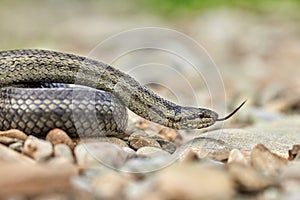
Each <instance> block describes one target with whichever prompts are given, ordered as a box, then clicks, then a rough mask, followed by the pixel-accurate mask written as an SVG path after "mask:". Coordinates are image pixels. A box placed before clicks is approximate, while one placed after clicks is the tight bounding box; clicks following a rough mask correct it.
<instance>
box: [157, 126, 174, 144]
mask: <svg viewBox="0 0 300 200" xmlns="http://www.w3.org/2000/svg"><path fill="white" fill-rule="evenodd" d="M158 134H159V135H161V136H163V137H164V138H165V139H166V140H167V141H174V140H175V139H176V137H177V136H178V131H177V130H175V129H171V128H166V127H164V128H162V129H161V130H160V131H159V133H158Z"/></svg>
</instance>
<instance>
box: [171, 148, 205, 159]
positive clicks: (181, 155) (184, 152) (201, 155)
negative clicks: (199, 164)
mask: <svg viewBox="0 0 300 200" xmlns="http://www.w3.org/2000/svg"><path fill="white" fill-rule="evenodd" d="M188 152H193V153H194V154H195V155H196V156H197V158H198V160H201V159H203V158H206V157H207V156H208V155H209V151H208V150H207V149H204V148H202V147H201V146H191V145H189V146H185V145H184V146H182V147H180V148H179V149H178V151H176V152H175V153H176V154H179V160H180V161H183V160H185V157H186V156H187V155H188V154H187V153H188ZM189 154H191V153H189Z"/></svg>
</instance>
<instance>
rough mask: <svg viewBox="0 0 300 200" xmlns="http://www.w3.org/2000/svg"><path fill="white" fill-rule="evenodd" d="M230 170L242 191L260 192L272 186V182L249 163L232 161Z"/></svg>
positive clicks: (229, 166)
mask: <svg viewBox="0 0 300 200" xmlns="http://www.w3.org/2000/svg"><path fill="white" fill-rule="evenodd" d="M228 171H229V174H230V175H231V176H232V178H233V179H234V181H235V182H236V184H237V187H238V189H239V190H240V191H241V192H258V191H261V190H263V189H265V188H267V187H269V186H271V183H272V182H271V181H270V180H269V179H268V178H267V177H265V176H263V175H261V174H260V173H258V172H257V171H256V170H254V169H253V168H252V167H250V166H249V165H248V166H246V165H244V164H240V163H230V164H229V165H228Z"/></svg>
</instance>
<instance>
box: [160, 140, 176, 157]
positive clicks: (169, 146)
mask: <svg viewBox="0 0 300 200" xmlns="http://www.w3.org/2000/svg"><path fill="white" fill-rule="evenodd" d="M158 143H159V144H160V146H161V148H162V149H163V150H164V151H166V152H168V153H170V154H172V153H174V152H175V151H176V145H175V144H174V143H173V142H168V141H166V140H158Z"/></svg>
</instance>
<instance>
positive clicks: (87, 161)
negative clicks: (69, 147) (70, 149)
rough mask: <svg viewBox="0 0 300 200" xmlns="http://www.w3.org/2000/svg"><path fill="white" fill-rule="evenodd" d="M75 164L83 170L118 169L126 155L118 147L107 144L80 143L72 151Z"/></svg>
mask: <svg viewBox="0 0 300 200" xmlns="http://www.w3.org/2000/svg"><path fill="white" fill-rule="evenodd" d="M74 154H75V157H76V161H77V164H78V165H79V166H80V167H81V168H83V169H95V168H96V169H97V168H99V167H100V166H103V165H105V166H108V167H111V168H114V169H116V168H120V167H121V166H122V165H123V163H124V161H125V160H126V158H127V154H126V153H125V152H124V151H123V149H122V148H120V147H119V146H117V145H115V144H112V143H108V142H88V143H80V144H78V145H77V146H76V147H75V149H74Z"/></svg>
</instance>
